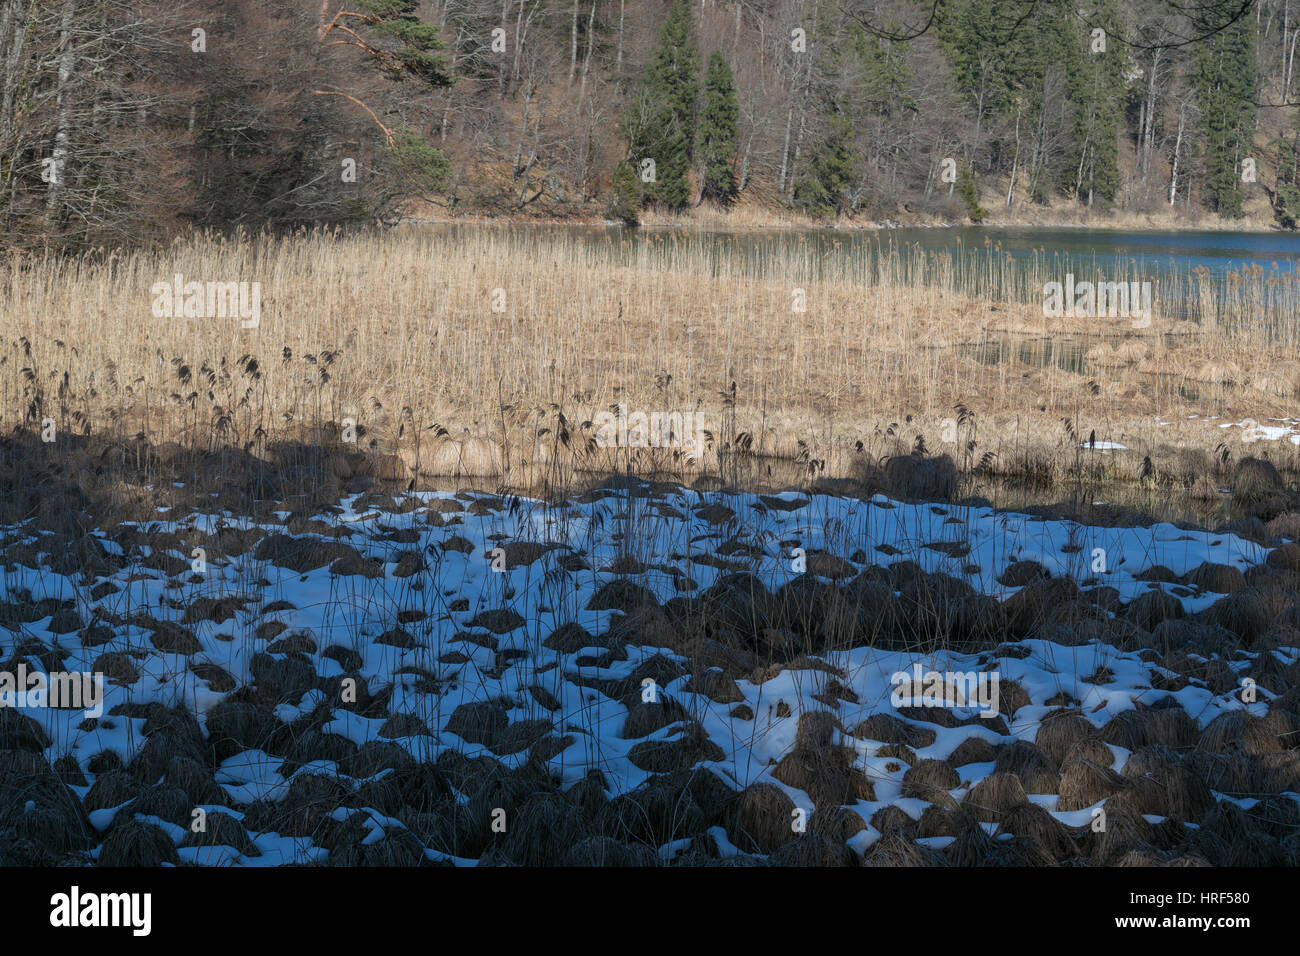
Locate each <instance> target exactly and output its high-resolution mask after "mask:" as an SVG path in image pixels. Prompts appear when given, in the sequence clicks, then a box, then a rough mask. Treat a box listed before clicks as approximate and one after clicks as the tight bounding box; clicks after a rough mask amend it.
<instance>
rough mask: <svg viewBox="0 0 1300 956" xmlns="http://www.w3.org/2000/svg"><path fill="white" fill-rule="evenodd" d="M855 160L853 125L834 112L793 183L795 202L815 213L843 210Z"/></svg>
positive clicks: (846, 201) (823, 213) (851, 182)
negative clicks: (828, 124) (805, 167)
mask: <svg viewBox="0 0 1300 956" xmlns="http://www.w3.org/2000/svg"><path fill="white" fill-rule="evenodd" d="M855 163H856V157H855V156H854V153H853V124H852V122H851V121H850V120H849V118H848V117H846V116H844V115H842V114H841V113H839V112H835V113H833V114H832V115H831V118H830V128H829V129H828V131H827V135H826V138H825V140H824V141H823V142H822V143H821V144H820V145H819V146H818V147H817V148H816V149H815V150H814V151H813V154H812V157H811V159H810V160H809V161H808V168H807V170H806V171H805V172H804V174H803V176H801V177H800V178H799V180H798V181H797V182H796V183H795V187H794V201H795V203H796V204H798V205H802V206H803V207H804V208H805V209H806V210H808V212H810V213H812V214H813V215H818V216H824V215H829V214H831V213H836V214H838V213H840V212H843V211H844V209H845V207H846V206H847V205H848V195H847V194H848V189H849V187H850V186H851V185H852V184H853V173H854V165H855Z"/></svg>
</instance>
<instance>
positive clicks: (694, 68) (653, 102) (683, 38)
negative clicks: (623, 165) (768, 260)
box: [624, 0, 700, 209]
mask: <svg viewBox="0 0 1300 956" xmlns="http://www.w3.org/2000/svg"><path fill="white" fill-rule="evenodd" d="M699 73H700V54H699V51H698V50H697V49H696V48H695V44H694V42H693V40H692V39H691V8H690V4H689V3H688V2H687V0H674V2H673V5H672V9H671V10H670V11H669V13H668V21H667V22H666V23H665V24H664V28H663V32H662V33H661V34H660V38H659V45H658V47H656V48H655V52H654V56H653V58H652V59H651V61H650V66H649V68H648V69H647V70H646V74H645V77H644V78H643V79H642V81H641V84H640V88H639V90H638V91H637V92H636V94H634V96H633V97H632V104H631V106H630V107H629V109H628V115H627V116H626V117H625V119H624V132H625V135H626V136H627V138H628V159H629V160H630V161H631V162H632V163H633V165H634V166H635V167H637V168H638V169H640V168H642V167H643V161H644V160H647V159H649V160H653V164H654V165H653V169H654V178H653V180H652V181H649V182H646V181H644V177H643V181H642V183H641V185H642V188H643V191H644V195H645V196H646V197H647V198H649V199H652V200H654V201H656V202H659V203H662V204H663V205H665V206H667V207H669V208H671V209H681V208H682V207H684V206H685V205H686V204H687V203H688V202H689V201H690V198H691V186H690V179H689V172H690V168H691V162H692V159H693V145H694V139H695V107H696V100H697V98H698V96H699V89H700V82H699Z"/></svg>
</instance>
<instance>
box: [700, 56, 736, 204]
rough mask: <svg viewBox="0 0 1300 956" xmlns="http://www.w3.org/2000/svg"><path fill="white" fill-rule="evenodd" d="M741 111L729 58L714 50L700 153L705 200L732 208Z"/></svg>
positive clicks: (704, 111) (702, 122) (734, 194)
mask: <svg viewBox="0 0 1300 956" xmlns="http://www.w3.org/2000/svg"><path fill="white" fill-rule="evenodd" d="M739 116H740V108H739V106H737V104H736V88H735V85H734V84H733V82H732V79H731V67H730V66H729V65H728V64H727V60H726V57H724V56H723V55H722V54H721V53H720V52H718V51H714V53H713V55H712V56H710V57H709V69H708V74H707V76H706V77H705V85H704V108H703V109H702V110H701V112H700V126H699V141H700V143H699V152H700V160H701V163H702V167H703V171H704V180H703V189H702V191H701V196H702V198H705V199H712V200H714V201H715V202H719V203H721V204H722V205H724V206H726V205H730V204H731V203H732V202H734V201H735V198H736V175H735V173H734V172H733V166H734V165H735V161H736V136H737V134H736V123H737V120H738V119H739Z"/></svg>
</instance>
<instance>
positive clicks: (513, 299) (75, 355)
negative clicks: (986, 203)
mask: <svg viewBox="0 0 1300 956" xmlns="http://www.w3.org/2000/svg"><path fill="white" fill-rule="evenodd" d="M908 255H911V254H910V253H909V254H899V253H888V252H885V253H879V254H878V255H876V257H875V260H874V261H859V259H860V258H865V259H867V260H870V259H871V258H872V257H871V256H867V257H849V256H832V257H828V258H826V259H822V258H821V257H819V256H817V255H815V254H814V253H813V252H811V251H810V249H809V248H808V247H807V246H806V245H804V244H800V243H797V242H794V241H791V242H789V243H788V244H786V245H783V246H778V247H777V251H776V252H775V253H773V256H775V257H776V259H777V260H778V261H771V260H769V261H764V262H762V263H758V264H755V263H752V262H747V261H745V260H744V259H742V258H731V257H728V256H726V255H723V254H719V253H718V252H717V250H716V249H715V248H714V247H713V246H711V245H710V243H709V242H708V240H707V237H704V236H701V235H699V234H667V235H665V237H664V238H663V239H662V241H653V240H646V241H638V242H637V243H636V244H631V243H629V242H627V240H622V241H619V242H611V243H608V244H604V245H602V244H598V243H595V242H591V241H587V240H586V239H583V238H582V237H579V236H576V235H575V234H574V233H573V232H572V231H566V230H553V231H550V232H541V231H532V232H520V231H512V230H502V229H497V228H492V227H480V228H477V229H473V230H450V231H448V230H440V229H434V228H401V229H397V230H393V231H388V232H382V233H368V234H356V235H349V236H342V235H333V234H314V235H300V236H296V237H292V238H284V239H269V238H256V239H245V238H236V239H217V238H209V237H199V236H196V237H193V238H190V239H188V240H185V241H179V242H177V243H175V244H174V245H171V246H168V247H166V248H162V249H158V250H152V251H136V252H111V253H103V252H102V251H101V252H96V253H93V254H89V255H87V256H84V257H81V258H56V257H53V256H51V257H47V258H18V257H13V258H10V259H9V260H7V261H6V262H5V263H3V264H2V265H0V313H2V314H4V315H6V326H5V333H4V340H3V341H2V342H0V428H2V429H4V430H11V429H13V428H15V427H24V426H25V427H27V428H30V429H33V430H39V429H41V428H42V427H43V426H46V425H48V424H49V423H52V424H53V428H54V435H55V436H56V440H55V442H54V443H53V447H52V449H51V453H52V454H56V455H57V454H58V452H59V449H60V448H61V447H62V446H61V445H60V443H59V441H58V440H57V438H58V436H65V435H67V434H69V433H75V434H83V433H106V434H111V435H116V436H120V437H123V438H130V437H135V436H137V435H143V436H144V437H145V438H146V439H147V440H148V441H149V442H150V443H151V444H152V445H154V446H155V447H160V446H166V445H167V444H168V443H176V444H177V445H179V446H181V447H184V448H196V447H197V448H200V449H207V450H212V449H216V448H220V447H234V448H239V449H244V450H247V451H249V452H251V453H253V454H262V453H265V452H266V451H267V450H268V448H269V447H270V446H271V445H272V444H273V443H275V442H276V441H281V440H289V441H304V442H308V443H311V444H320V445H324V446H326V447H328V448H330V449H333V451H332V452H331V454H332V458H331V459H330V460H329V462H327V463H326V464H327V467H328V468H330V469H332V470H334V472H335V473H336V474H340V475H343V476H346V475H350V474H354V473H359V474H370V475H373V476H376V477H381V478H388V479H403V478H407V477H410V478H415V477H416V476H417V475H418V476H425V477H431V476H438V475H450V474H461V475H465V476H496V477H500V478H502V479H504V480H505V481H506V482H508V483H509V484H511V485H513V486H516V487H535V486H537V485H538V484H539V483H542V482H549V483H555V482H559V481H567V480H569V479H571V478H572V477H573V476H574V475H575V474H577V473H581V472H583V471H587V470H597V471H600V470H610V469H613V468H618V469H623V468H631V469H633V470H641V471H649V470H670V471H683V472H686V473H691V474H694V473H698V472H700V471H718V470H720V469H721V470H724V473H725V468H726V467H727V464H728V460H729V459H728V456H729V455H733V453H734V454H740V453H741V452H743V453H744V454H745V455H747V456H749V457H754V456H755V455H759V454H761V455H767V456H773V457H779V458H784V459H787V460H788V459H797V460H798V462H799V464H798V465H797V467H799V468H804V469H805V470H807V471H811V472H812V473H814V474H816V473H824V474H827V475H840V476H851V477H860V476H861V473H862V469H863V468H864V467H867V466H869V465H872V463H873V462H874V461H876V460H881V459H884V460H886V464H887V465H888V460H889V459H891V458H893V457H895V456H898V455H900V454H907V453H909V452H912V451H913V450H915V449H916V448H918V447H926V448H929V449H930V450H932V451H935V450H940V451H947V452H948V453H949V454H950V455H951V456H952V459H953V462H954V463H955V465H956V467H957V468H958V469H959V470H961V471H962V472H968V471H971V470H979V471H981V472H982V473H985V474H990V475H995V474H1006V475H1025V474H1040V475H1042V476H1044V477H1045V478H1047V479H1049V480H1055V481H1065V480H1068V479H1070V478H1071V477H1072V476H1073V478H1075V479H1082V478H1083V477H1084V476H1092V477H1096V476H1103V477H1104V476H1121V477H1124V478H1129V479H1131V478H1135V477H1136V476H1137V475H1138V474H1140V473H1144V474H1149V475H1150V480H1151V481H1152V482H1156V483H1160V482H1164V483H1167V484H1174V485H1178V484H1183V485H1186V486H1188V487H1190V486H1191V485H1192V484H1193V483H1194V482H1195V481H1196V480H1197V479H1203V478H1205V477H1206V476H1205V475H1204V473H1203V467H1204V461H1205V460H1204V459H1202V462H1201V467H1200V468H1198V467H1196V464H1195V463H1194V462H1189V461H1188V459H1187V458H1186V455H1185V452H1186V450H1188V449H1200V450H1201V451H1202V452H1203V453H1205V454H1206V455H1207V456H1208V455H1210V454H1212V453H1213V452H1214V449H1215V448H1216V446H1219V445H1220V444H1221V443H1222V444H1224V445H1225V447H1226V448H1227V455H1226V456H1224V455H1223V453H1222V451H1220V452H1219V453H1218V454H1219V456H1220V460H1224V461H1226V460H1230V459H1232V458H1240V457H1249V456H1254V457H1259V456H1261V455H1268V456H1270V457H1271V458H1272V459H1273V464H1274V465H1277V466H1279V467H1282V468H1284V469H1287V468H1293V467H1294V466H1295V464H1296V455H1297V454H1300V448H1297V446H1294V445H1291V444H1290V443H1287V442H1255V443H1246V442H1243V441H1242V430H1241V429H1221V428H1219V427H1218V424H1220V423H1222V422H1225V421H1233V422H1235V421H1241V420H1244V419H1246V418H1253V419H1255V420H1257V421H1259V422H1265V421H1267V419H1269V418H1270V417H1274V416H1279V417H1280V416H1285V415H1288V414H1292V413H1293V412H1294V398H1295V397H1296V396H1297V395H1298V394H1300V373H1298V372H1297V371H1296V369H1295V367H1294V363H1292V362H1290V361H1289V360H1288V359H1287V355H1288V349H1287V348H1286V347H1284V346H1286V345H1294V344H1295V343H1294V342H1293V341H1292V338H1294V336H1295V335H1296V334H1297V333H1296V331H1295V327H1294V325H1293V324H1292V325H1282V324H1280V323H1279V322H1278V321H1275V319H1274V318H1273V317H1270V316H1271V313H1269V312H1267V311H1266V312H1265V313H1263V315H1262V317H1257V318H1256V320H1255V321H1254V322H1253V324H1245V325H1242V324H1241V323H1239V322H1238V323H1236V324H1234V323H1231V322H1228V321H1227V320H1226V319H1223V318H1222V317H1220V316H1218V315H1217V313H1216V319H1215V323H1214V326H1215V327H1214V328H1211V327H1210V323H1208V322H1207V324H1205V325H1197V324H1195V323H1192V322H1187V321H1177V322H1175V321H1172V320H1170V319H1168V318H1165V317H1162V316H1160V315H1159V314H1157V315H1156V316H1155V318H1154V319H1153V321H1152V324H1151V326H1150V327H1149V328H1146V329H1133V328H1131V326H1130V323H1129V322H1128V321H1127V320H1122V319H1120V320H1115V319H1102V320H1095V319H1088V320H1083V319H1049V318H1045V317H1044V316H1043V315H1042V314H1041V313H1042V310H1041V308H1039V307H1038V306H1037V304H1035V303H1029V304H1017V303H1015V302H996V301H993V300H991V299H990V298H988V297H987V296H986V295H984V294H982V293H980V292H979V291H978V290H977V289H976V288H974V287H973V286H972V285H971V284H970V281H971V280H970V279H969V277H967V276H966V273H964V272H962V271H961V270H954V269H953V268H952V263H951V262H950V261H947V260H945V258H944V257H943V256H934V255H930V256H924V255H921V256H919V258H916V259H915V261H909V260H908V259H907V256H908ZM177 274H180V275H183V276H184V277H185V278H186V280H187V281H188V280H196V281H224V282H240V281H247V282H253V281H257V282H260V283H261V284H262V314H261V323H260V326H259V327H258V328H256V329H244V328H241V325H240V321H239V319H238V317H231V318H175V319H159V318H155V317H154V316H153V314H152V312H151V303H152V302H153V298H154V297H153V296H152V294H151V291H150V290H151V286H153V284H154V283H157V282H170V281H171V280H172V277H173V276H175V275H177ZM1004 278H1005V277H1004ZM1018 281H1022V280H1018ZM1195 281H1197V279H1196V277H1195V276H1189V277H1187V282H1188V283H1193V282H1195ZM1250 281H1255V282H1256V283H1257V284H1259V285H1260V286H1261V288H1263V287H1264V286H1266V285H1267V283H1268V282H1269V281H1270V279H1269V277H1260V276H1255V277H1253V279H1252V277H1251V276H1247V277H1245V278H1243V279H1242V280H1241V282H1240V283H1239V285H1242V290H1243V291H1241V294H1240V296H1239V298H1240V305H1239V306H1234V307H1239V308H1240V309H1242V310H1245V311H1244V312H1243V314H1248V313H1249V310H1250V309H1251V308H1253V307H1254V306H1255V305H1257V304H1258V302H1257V300H1258V298H1259V294H1262V293H1259V294H1256V292H1253V291H1251V290H1252V289H1253V288H1254V287H1253V286H1249V287H1247V286H1248V284H1249V282H1250ZM1022 284H1023V283H1022ZM796 289H799V290H802V293H803V297H804V299H805V302H806V306H805V311H794V310H793V307H794V305H795V302H794V297H795V290H796ZM1286 291H1288V294H1289V290H1286ZM1234 301H1235V300H1234ZM494 304H496V305H497V306H498V307H499V309H500V311H497V310H494ZM1229 318H1231V316H1229ZM1278 336H1281V337H1280V338H1279V337H1278ZM1007 340H1013V341H1017V342H1021V343H1027V344H1026V345H1025V348H1020V349H1013V350H1012V352H1011V353H1010V354H1008V355H1005V356H1003V357H1002V359H1001V360H1000V361H993V362H989V361H986V360H981V355H982V350H986V349H987V347H988V346H990V344H992V345H998V344H999V343H1002V342H1005V341H1007ZM1026 349H1027V351H1026ZM1088 355H1090V356H1092V361H1091V362H1089V361H1088V360H1087V359H1086V356H1088ZM1070 356H1083V357H1084V358H1083V359H1082V364H1080V362H1079V361H1075V360H1073V359H1070ZM1067 359H1068V360H1067ZM1072 367H1073V368H1075V369H1077V370H1071V368H1072ZM1188 396H1194V397H1191V398H1189V397H1188ZM620 403H622V404H624V405H626V406H627V408H628V409H629V410H631V411H637V410H643V411H645V412H653V411H662V412H672V411H677V412H688V411H689V412H697V413H698V414H699V415H700V416H701V417H702V420H703V421H704V423H705V427H706V428H707V430H708V433H709V438H708V442H707V447H705V448H703V449H700V450H699V451H697V452H690V451H687V450H684V449H682V448H659V449H650V448H644V449H636V450H631V449H626V448H623V449H617V450H611V449H597V448H596V447H595V439H596V435H597V424H596V422H597V415H598V414H599V413H600V412H602V411H610V410H615V411H616V410H617V408H618V406H619V404H620ZM1192 415H1196V416H1199V417H1197V418H1191V417H1190V416H1192ZM1211 415H1213V416H1218V418H1217V419H1215V420H1209V419H1208V416H1211ZM1161 422H1164V423H1166V424H1160V423H1161ZM353 429H355V431H353ZM353 435H355V439H356V441H355V443H350V442H348V441H347V438H348V437H352V436H353ZM1090 436H1095V437H1096V439H1097V440H1098V441H1117V442H1120V443H1122V444H1124V445H1126V446H1128V450H1125V451H1113V452H1112V451H1107V452H1100V451H1095V450H1091V449H1080V448H1079V447H1078V445H1079V443H1080V442H1081V441H1085V440H1086V439H1088V438H1089V437H1090ZM359 452H360V453H365V460H364V461H358V460H356V453H359ZM1144 459H1150V462H1149V463H1148V462H1145V461H1144ZM732 464H734V462H733V463H732ZM1189 466H1190V467H1189ZM1258 477H1259V476H1258V475H1257V474H1256V471H1255V470H1252V471H1250V472H1249V473H1248V474H1247V475H1245V476H1244V479H1245V480H1246V483H1247V484H1249V489H1248V492H1249V496H1250V497H1252V498H1254V497H1255V496H1256V495H1258V494H1260V493H1266V492H1268V491H1269V490H1270V488H1269V486H1268V482H1267V481H1265V482H1264V486H1263V487H1261V486H1260V482H1259V480H1258ZM1265 477H1266V478H1267V476H1265ZM945 480H947V479H945Z"/></svg>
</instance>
